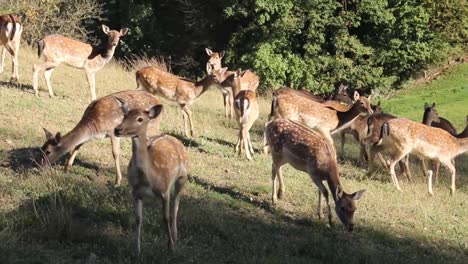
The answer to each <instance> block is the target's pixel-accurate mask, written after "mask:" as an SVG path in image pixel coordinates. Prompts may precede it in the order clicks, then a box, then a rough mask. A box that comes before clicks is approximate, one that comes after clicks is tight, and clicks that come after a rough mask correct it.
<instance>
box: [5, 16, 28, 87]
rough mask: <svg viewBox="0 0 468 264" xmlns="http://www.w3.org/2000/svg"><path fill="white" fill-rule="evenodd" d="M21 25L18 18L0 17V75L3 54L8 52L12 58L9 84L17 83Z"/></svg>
mask: <svg viewBox="0 0 468 264" xmlns="http://www.w3.org/2000/svg"><path fill="white" fill-rule="evenodd" d="M22 32H23V25H22V23H21V21H20V19H19V17H18V16H16V15H12V14H8V15H1V16H0V47H2V58H1V62H0V73H2V72H3V64H4V62H5V52H6V51H8V53H10V55H11V57H12V74H11V79H10V82H14V81H18V78H19V76H18V52H19V45H20V40H21V33H22Z"/></svg>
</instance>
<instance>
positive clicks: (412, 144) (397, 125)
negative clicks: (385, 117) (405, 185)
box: [377, 118, 468, 195]
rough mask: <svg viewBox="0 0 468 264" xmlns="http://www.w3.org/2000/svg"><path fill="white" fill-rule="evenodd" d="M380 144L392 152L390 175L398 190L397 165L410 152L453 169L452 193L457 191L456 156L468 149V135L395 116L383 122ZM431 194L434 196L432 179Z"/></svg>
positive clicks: (378, 143) (451, 170) (430, 183)
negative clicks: (463, 135)
mask: <svg viewBox="0 0 468 264" xmlns="http://www.w3.org/2000/svg"><path fill="white" fill-rule="evenodd" d="M381 129H382V130H381V131H382V132H381V136H380V139H379V141H378V142H377V145H378V146H382V147H383V149H384V150H385V151H387V152H389V153H390V159H389V160H388V164H389V167H390V175H391V177H392V181H393V183H394V185H395V186H396V188H397V190H401V188H400V185H399V184H398V179H397V177H396V175H395V164H396V163H397V162H398V161H400V160H401V159H402V158H403V157H405V156H406V155H408V154H410V153H411V154H414V155H416V156H418V157H419V158H425V159H430V160H436V161H439V162H441V163H442V164H444V165H445V166H446V167H447V168H448V169H449V170H450V172H451V187H450V193H451V194H452V195H453V194H454V193H455V174H456V168H455V162H454V158H455V157H456V156H458V155H460V154H463V153H465V152H467V151H468V138H456V137H454V136H452V135H450V133H448V132H447V131H445V130H442V129H439V128H434V127H430V126H427V125H425V124H422V123H419V122H415V121H412V120H409V119H405V118H395V119H392V120H389V121H387V122H386V123H384V124H383V125H382V128H381ZM428 180H429V184H428V185H429V188H428V189H429V190H428V191H429V194H430V195H433V191H432V179H431V178H429V179H428Z"/></svg>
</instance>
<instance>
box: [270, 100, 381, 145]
mask: <svg viewBox="0 0 468 264" xmlns="http://www.w3.org/2000/svg"><path fill="white" fill-rule="evenodd" d="M354 100H355V103H353V104H352V105H351V106H350V107H346V109H345V111H343V110H341V111H339V110H340V109H338V110H337V109H336V108H333V107H332V106H327V105H324V104H321V103H317V102H315V101H313V100H310V99H309V98H308V97H305V96H301V95H297V94H295V93H282V94H274V95H273V100H272V105H271V114H270V116H272V117H275V118H286V119H291V120H294V121H299V122H300V123H303V124H305V125H306V126H308V127H309V128H312V129H314V130H316V131H318V132H320V133H321V134H322V135H324V137H325V138H326V139H327V140H328V142H329V143H330V144H333V139H332V137H331V135H332V134H335V133H338V132H340V131H341V130H343V129H345V128H347V127H349V126H350V125H351V123H352V121H354V119H356V118H357V117H358V115H359V114H361V113H370V114H371V113H372V112H373V110H372V109H371V104H370V101H371V97H370V96H369V98H366V97H364V96H360V95H359V93H358V92H354Z"/></svg>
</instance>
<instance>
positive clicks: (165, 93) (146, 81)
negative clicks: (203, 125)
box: [135, 64, 227, 137]
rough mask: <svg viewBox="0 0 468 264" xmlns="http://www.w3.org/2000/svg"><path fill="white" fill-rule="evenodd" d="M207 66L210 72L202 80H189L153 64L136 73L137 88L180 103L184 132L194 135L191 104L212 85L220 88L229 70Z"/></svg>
mask: <svg viewBox="0 0 468 264" xmlns="http://www.w3.org/2000/svg"><path fill="white" fill-rule="evenodd" d="M206 66H207V71H208V72H209V73H208V75H207V76H206V77H205V78H203V79H202V80H200V81H191V80H187V79H184V78H181V77H179V76H177V75H174V74H171V73H169V72H166V71H164V70H162V69H159V68H157V67H151V66H150V67H144V68H142V69H140V70H138V71H137V72H136V74H135V75H136V82H137V89H140V90H145V91H147V92H149V93H151V94H153V95H158V96H161V97H163V98H165V99H167V100H169V101H173V102H176V103H177V104H179V106H180V108H181V109H182V114H183V119H184V132H185V136H187V137H193V130H194V126H193V122H192V111H191V110H190V106H191V105H192V104H193V102H195V100H196V99H198V98H199V97H200V96H201V95H202V94H203V93H205V92H206V91H207V90H208V89H209V88H210V87H212V86H213V87H216V88H219V86H220V84H221V81H222V80H224V77H223V76H224V72H226V70H227V68H222V69H220V70H211V66H210V65H209V64H207V65H206ZM189 127H190V130H189Z"/></svg>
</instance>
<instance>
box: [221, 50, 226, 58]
mask: <svg viewBox="0 0 468 264" xmlns="http://www.w3.org/2000/svg"><path fill="white" fill-rule="evenodd" d="M225 53H226V52H225V51H224V50H223V51H221V52H220V53H219V58H220V59H222V58H223V57H224V54H225Z"/></svg>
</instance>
